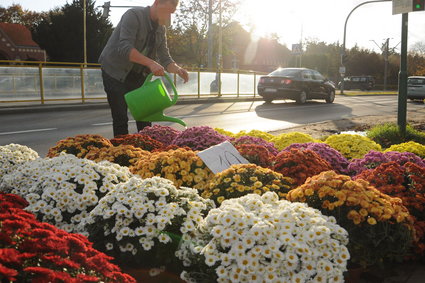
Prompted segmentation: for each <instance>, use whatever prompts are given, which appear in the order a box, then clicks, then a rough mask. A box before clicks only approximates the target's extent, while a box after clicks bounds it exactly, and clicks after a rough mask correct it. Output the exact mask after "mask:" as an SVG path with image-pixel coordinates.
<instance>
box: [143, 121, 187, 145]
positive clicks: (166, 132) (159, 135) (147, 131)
mask: <svg viewBox="0 0 425 283" xmlns="http://www.w3.org/2000/svg"><path fill="white" fill-rule="evenodd" d="M139 134H142V135H147V136H150V137H151V138H153V139H155V140H157V141H160V142H162V143H163V144H164V145H170V144H171V143H172V142H173V140H174V139H175V138H176V137H177V136H178V135H179V134H180V131H178V130H175V129H173V128H171V127H169V126H161V125H157V124H155V125H153V126H151V127H145V128H144V129H143V130H141V131H139Z"/></svg>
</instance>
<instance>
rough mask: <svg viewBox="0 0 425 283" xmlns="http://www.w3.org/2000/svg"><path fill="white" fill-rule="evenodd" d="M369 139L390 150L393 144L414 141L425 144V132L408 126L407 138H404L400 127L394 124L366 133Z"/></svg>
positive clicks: (377, 126)
mask: <svg viewBox="0 0 425 283" xmlns="http://www.w3.org/2000/svg"><path fill="white" fill-rule="evenodd" d="M366 134H367V137H369V138H370V139H372V140H374V141H375V142H376V143H379V144H380V145H381V146H382V147H383V148H388V147H390V146H391V145H393V144H400V143H404V142H409V141H414V142H417V143H420V144H425V132H421V131H418V130H416V129H414V128H413V127H412V126H410V125H407V126H406V136H405V137H404V138H403V137H402V136H401V134H400V131H399V129H398V126H397V125H396V124H394V123H385V124H381V125H376V126H374V127H372V128H371V129H369V130H367V131H366Z"/></svg>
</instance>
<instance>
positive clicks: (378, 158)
mask: <svg viewBox="0 0 425 283" xmlns="http://www.w3.org/2000/svg"><path fill="white" fill-rule="evenodd" d="M391 161H395V162H397V163H398V164H400V165H404V164H405V163H407V162H413V163H416V164H418V165H419V166H421V167H425V161H423V160H422V159H421V158H420V157H419V156H417V155H416V154H414V153H411V152H398V151H387V152H379V151H375V150H371V151H369V153H367V154H366V155H365V156H364V157H363V158H354V159H352V160H351V161H350V164H348V172H349V173H350V175H353V176H354V175H358V174H360V173H361V172H363V171H364V170H366V169H374V168H376V167H378V166H379V165H380V164H382V163H386V162H391Z"/></svg>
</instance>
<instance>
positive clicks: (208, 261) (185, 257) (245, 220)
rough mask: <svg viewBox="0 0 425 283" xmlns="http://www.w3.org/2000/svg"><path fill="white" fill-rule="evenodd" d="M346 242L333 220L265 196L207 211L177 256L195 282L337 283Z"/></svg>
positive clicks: (248, 197) (302, 206)
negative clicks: (312, 282)
mask: <svg viewBox="0 0 425 283" xmlns="http://www.w3.org/2000/svg"><path fill="white" fill-rule="evenodd" d="M347 242H348V238H347V232H346V231H345V230H344V229H342V228H341V227H339V226H338V225H337V224H336V223H335V219H333V217H330V218H329V217H327V216H323V215H322V214H321V213H320V212H319V211H318V210H315V209H312V208H309V207H307V205H305V204H301V203H290V202H288V201H286V200H279V197H278V195H277V194H275V193H272V192H267V193H265V194H264V195H262V196H259V195H256V194H250V195H246V196H244V197H241V198H236V199H231V200H226V201H224V202H223V203H222V205H221V206H220V207H219V208H216V209H213V210H211V211H210V212H209V213H208V216H207V217H206V218H205V220H203V221H202V222H201V225H200V226H199V228H198V229H197V230H196V231H195V233H194V234H193V236H192V238H191V240H190V241H185V242H183V244H182V247H181V249H180V250H179V251H178V252H177V255H178V256H179V258H180V259H181V260H182V261H183V263H184V265H185V266H186V268H185V272H184V273H183V274H182V278H184V279H186V280H194V281H195V282H229V281H230V282H263V281H264V280H265V281H266V282H308V281H314V280H315V282H320V281H323V282H331V281H332V282H342V281H343V272H344V271H345V270H346V264H347V260H348V259H349V257H350V255H349V253H348V250H347V248H346V247H345V245H346V244H347ZM190 282H193V281H190Z"/></svg>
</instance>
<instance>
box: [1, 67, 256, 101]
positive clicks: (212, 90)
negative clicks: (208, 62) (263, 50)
mask: <svg viewBox="0 0 425 283" xmlns="http://www.w3.org/2000/svg"><path fill="white" fill-rule="evenodd" d="M259 75H262V73H256V72H250V71H241V70H223V71H222V72H218V71H216V70H205V69H203V70H196V69H192V70H189V82H187V83H185V84H184V83H183V81H182V80H181V79H180V77H178V76H175V75H174V83H175V85H176V89H177V91H178V93H179V96H180V97H181V98H182V99H184V98H189V97H190V98H204V97H209V96H217V95H221V96H235V97H239V96H244V97H248V96H251V97H252V96H254V97H255V96H256V87H257V83H258V79H259ZM217 78H220V79H219V80H221V84H218V83H217ZM99 99H103V100H104V99H106V93H105V92H104V90H103V83H102V76H101V71H100V66H99V65H98V64H81V63H79V64H78V63H58V62H26V61H1V60H0V103H12V102H13V103H16V102H40V103H41V104H44V103H46V102H49V101H81V102H83V103H84V102H86V101H90V100H99Z"/></svg>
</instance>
